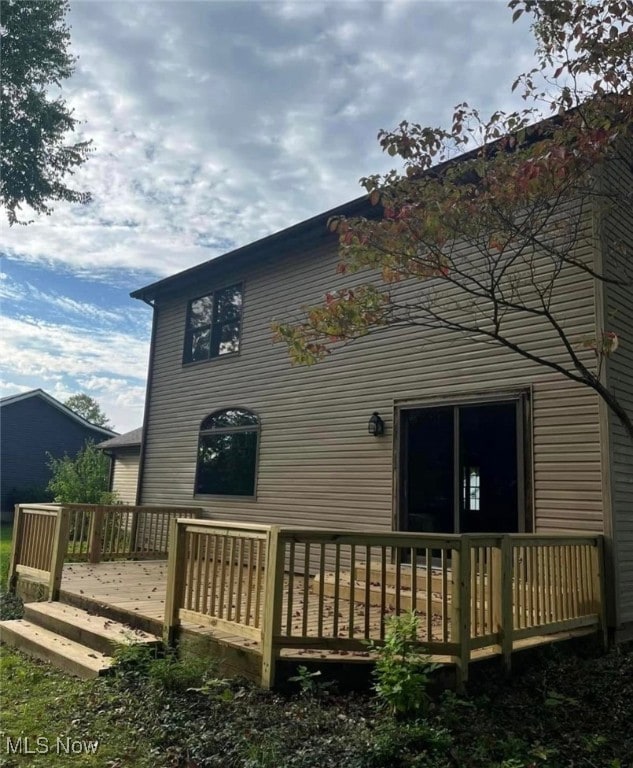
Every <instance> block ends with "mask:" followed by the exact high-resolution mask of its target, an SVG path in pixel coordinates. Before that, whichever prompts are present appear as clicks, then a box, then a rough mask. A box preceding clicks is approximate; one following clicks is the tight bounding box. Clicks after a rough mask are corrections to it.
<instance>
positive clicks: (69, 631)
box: [24, 602, 160, 655]
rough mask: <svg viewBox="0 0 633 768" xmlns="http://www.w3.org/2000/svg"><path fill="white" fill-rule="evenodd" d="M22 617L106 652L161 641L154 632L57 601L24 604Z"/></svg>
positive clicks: (154, 644) (96, 649)
mask: <svg viewBox="0 0 633 768" xmlns="http://www.w3.org/2000/svg"><path fill="white" fill-rule="evenodd" d="M24 618H25V619H26V620H27V621H30V622H32V623H33V624H38V625H39V626H40V627H43V628H44V629H48V630H50V631H51V632H54V633H56V634H58V635H62V636H63V637H66V638H68V639H69V640H74V641H75V642H76V643H79V644H81V645H85V646H88V647H89V648H92V649H93V650H95V651H99V652H100V653H103V654H105V655H110V654H112V653H114V651H115V650H116V648H117V646H119V645H136V644H143V645H151V646H156V645H158V644H159V643H160V640H159V638H158V637H156V635H151V634H149V633H148V632H143V631H141V630H139V629H132V628H131V627H130V626H128V625H126V624H122V623H120V622H118V621H113V620H112V619H109V618H107V617H105V616H100V615H95V614H91V613H88V612H87V611H84V610H82V609H81V608H76V607H75V606H72V605H66V604H65V603H60V602H51V603H44V602H42V603H27V604H26V605H25V606H24Z"/></svg>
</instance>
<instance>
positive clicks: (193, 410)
mask: <svg viewBox="0 0 633 768" xmlns="http://www.w3.org/2000/svg"><path fill="white" fill-rule="evenodd" d="M587 226H588V227H589V228H590V224H588V225H587ZM587 243H590V239H589V238H587ZM581 255H582V254H581ZM585 256H586V258H591V257H592V252H591V246H590V245H589V244H588V245H587V246H586V253H585ZM336 263H337V256H336V249H335V244H334V243H333V242H332V241H331V240H330V241H328V242H323V244H322V245H321V246H320V247H318V248H313V249H310V250H307V251H304V252H301V251H300V250H296V251H294V252H292V253H286V254H284V253H281V252H280V253H279V254H278V256H277V258H276V259H274V260H268V261H267V263H265V264H264V263H262V264H259V265H255V266H253V267H251V268H250V269H249V270H248V271H246V272H238V271H233V272H231V271H229V270H228V269H226V268H224V270H223V272H222V276H221V277H217V278H214V277H213V276H210V277H209V282H208V284H204V282H200V283H199V284H198V285H197V286H196V288H195V289H194V290H193V292H192V293H191V294H190V295H184V294H183V295H180V296H175V297H173V298H170V299H159V300H157V302H156V310H155V311H156V313H157V318H156V321H157V326H156V348H155V358H154V371H153V374H154V375H153V379H152V382H151V399H150V402H149V403H148V409H149V410H148V428H147V435H146V456H145V470H144V481H143V489H142V501H143V503H146V504H190V503H192V501H194V500H195V503H197V504H201V505H203V506H204V507H205V508H206V510H207V511H208V514H209V516H212V517H215V518H229V519H234V520H252V521H257V522H265V523H294V524H306V525H320V526H328V527H335V528H350V527H351V528H357V529H370V528H371V529H383V530H389V529H391V528H392V526H393V519H394V501H393V498H394V447H395V436H394V409H395V407H396V405H397V404H398V403H401V402H403V401H407V402H416V403H425V402H429V401H431V400H432V399H434V398H439V399H442V398H445V399H448V400H450V399H451V398H458V397H460V396H463V395H468V394H475V393H481V392H490V393H491V397H493V394H492V393H494V392H497V391H506V390H513V391H516V390H517V389H525V390H528V391H529V392H530V394H531V400H532V403H531V410H532V424H533V434H532V435H531V438H532V441H533V456H534V462H533V467H532V470H533V473H532V480H533V487H532V488H531V492H532V493H531V495H533V498H534V510H533V512H534V521H535V525H536V528H537V529H538V530H548V531H549V530H589V531H600V530H602V503H601V466H600V443H599V432H598V429H597V421H598V403H597V397H596V396H595V395H594V394H593V393H592V392H591V391H589V390H587V389H586V388H584V387H582V386H579V385H575V384H574V383H572V382H570V381H568V380H566V379H564V378H563V377H562V376H560V374H558V373H556V372H553V371H551V370H548V369H546V368H543V367H541V366H538V365H536V364H535V363H533V362H531V361H528V360H526V359H524V358H521V357H517V356H516V355H515V354H513V353H512V352H510V351H508V350H506V349H503V348H500V347H497V346H492V345H490V344H485V343H482V341H481V340H479V339H470V338H467V337H464V336H460V335H457V334H454V333H449V332H447V331H443V330H424V329H419V328H418V329H415V328H406V329H391V330H389V331H381V332H379V333H376V334H375V335H372V336H371V337H368V338H365V339H362V340H359V341H357V342H354V343H353V344H351V345H349V346H347V347H346V348H344V349H338V350H336V351H335V352H334V353H333V354H332V355H331V356H329V357H328V358H327V359H326V360H324V361H323V362H321V363H319V364H317V365H315V366H313V367H310V368H306V367H292V366H291V364H290V362H289V359H288V353H287V350H286V348H285V347H284V346H283V345H273V344H272V341H271V331H270V322H271V320H272V319H273V318H276V319H283V320H286V319H290V318H292V317H297V318H298V317H300V307H301V306H302V305H305V304H310V303H315V302H318V301H319V300H321V299H322V297H323V294H324V293H325V292H326V291H327V290H331V289H334V288H336V287H338V286H342V285H345V284H349V282H350V279H349V278H347V279H345V278H344V277H342V276H340V275H337V274H336V271H335V266H336ZM237 281H243V285H244V315H243V328H242V343H241V348H240V353H239V355H237V356H231V357H228V356H227V357H225V358H217V359H215V360H212V361H208V362H204V363H199V364H192V365H186V366H183V365H182V362H181V361H182V351H183V340H184V330H185V316H186V308H187V300H188V299H191V298H193V297H194V294H195V295H199V294H200V293H202V292H204V291H206V290H209V291H210V290H212V289H216V288H221V287H222V286H224V285H230V284H232V283H235V282H237ZM416 290H419V288H418V287H416ZM558 302H559V306H560V307H563V309H564V312H563V317H564V325H565V327H566V328H568V329H570V330H571V332H572V334H573V336H574V339H575V340H576V341H579V340H580V339H582V338H583V337H586V336H589V335H591V334H592V333H594V324H593V323H594V303H593V288H592V284H591V281H590V280H588V279H586V276H581V275H579V274H578V273H574V274H570V275H569V276H566V277H564V278H563V279H562V280H561V292H560V295H559V297H558ZM515 325H516V329H517V330H516V332H517V335H518V336H519V337H520V338H521V339H523V340H524V341H525V343H526V344H527V345H528V346H529V347H530V349H531V350H532V351H534V352H536V353H538V352H539V351H541V352H547V353H551V352H552V350H556V349H557V347H556V342H555V341H554V340H553V337H552V333H551V331H550V330H549V329H547V328H545V327H542V326H539V325H535V324H534V323H530V322H527V321H526V319H525V318H522V319H520V320H517V321H516V323H515ZM228 406H241V407H244V408H248V409H250V410H253V411H255V412H256V413H257V414H258V415H259V416H260V418H261V441H260V448H259V465H258V474H257V489H256V491H257V497H256V499H255V500H239V499H235V498H225V499H213V498H211V497H194V496H193V488H194V476H195V465H196V450H197V442H198V429H199V425H200V422H201V421H202V420H203V419H204V418H205V417H206V416H207V415H208V414H209V413H211V412H212V411H214V410H215V409H218V408H225V407H228ZM375 410H377V411H379V412H380V415H381V416H382V417H383V419H384V420H385V422H386V427H387V428H386V434H385V436H384V437H383V438H379V439H376V438H372V437H370V436H369V435H368V434H367V421H368V419H369V417H370V415H371V413H372V412H373V411H375Z"/></svg>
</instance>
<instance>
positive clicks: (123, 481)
mask: <svg viewBox="0 0 633 768" xmlns="http://www.w3.org/2000/svg"><path fill="white" fill-rule="evenodd" d="M142 433H143V429H142V427H139V428H138V429H133V430H131V431H130V432H125V433H124V434H122V435H117V436H116V437H111V438H110V439H109V440H104V441H103V442H102V443H99V444H98V445H97V448H100V449H101V450H102V451H103V452H104V453H105V454H107V455H108V456H109V457H110V489H109V490H110V491H112V492H113V493H115V494H116V498H117V501H119V502H123V503H124V504H136V492H137V487H138V466H139V459H140V456H141V437H142Z"/></svg>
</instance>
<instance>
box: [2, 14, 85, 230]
mask: <svg viewBox="0 0 633 768" xmlns="http://www.w3.org/2000/svg"><path fill="white" fill-rule="evenodd" d="M68 9H69V3H68V0H38V1H37V2H22V1H21V0H20V2H18V0H2V6H1V16H0V34H1V39H0V42H1V50H0V125H1V129H2V154H1V162H0V200H1V201H2V204H3V205H4V206H5V208H6V211H7V216H8V219H9V223H10V224H15V223H16V222H17V223H22V224H28V223H29V221H20V220H19V219H18V211H19V210H20V208H21V207H22V205H27V206H29V207H30V208H31V209H32V210H34V211H36V212H37V213H46V214H50V212H51V210H52V208H51V205H50V203H51V201H55V200H66V201H68V202H71V203H86V202H88V201H89V200H90V195H89V194H88V193H87V192H80V191H78V190H75V189H71V188H70V187H68V186H67V185H66V183H65V181H64V179H65V177H66V176H68V175H72V174H73V173H74V171H75V169H76V168H77V167H78V166H80V165H81V164H82V163H83V162H85V160H86V159H87V157H88V154H89V152H90V151H91V149H90V146H91V142H90V141H79V142H76V143H74V144H71V143H66V137H67V134H68V133H72V132H73V131H74V130H75V128H76V127H77V126H78V125H79V120H78V119H77V118H75V117H74V116H73V112H72V110H71V109H69V108H68V106H67V105H66V103H65V101H64V100H63V99H62V98H61V97H60V96H59V95H57V93H56V91H58V90H59V88H60V87H61V83H62V81H63V80H66V79H67V78H68V77H70V75H71V74H72V72H73V69H74V65H75V61H76V59H75V58H74V57H73V56H72V55H71V54H70V53H69V52H68V45H69V42H70V31H69V28H68V26H67V25H66V23H65V17H66V14H67V13H68Z"/></svg>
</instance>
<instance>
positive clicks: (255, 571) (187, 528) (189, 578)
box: [165, 520, 269, 641]
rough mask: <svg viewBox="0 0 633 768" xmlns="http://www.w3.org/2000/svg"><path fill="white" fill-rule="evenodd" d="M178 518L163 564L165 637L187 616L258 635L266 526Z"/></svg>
mask: <svg viewBox="0 0 633 768" xmlns="http://www.w3.org/2000/svg"><path fill="white" fill-rule="evenodd" d="M178 522H179V524H177V523H176V521H174V522H173V523H172V526H173V527H172V538H171V543H172V545H171V547H170V554H169V564H168V567H167V580H168V581H167V583H168V587H167V601H166V603H167V604H166V608H165V615H166V617H167V618H166V621H165V626H166V630H167V639H168V640H171V639H172V637H171V635H170V633H171V631H172V630H173V628H174V627H175V626H177V625H178V624H179V623H180V622H181V621H189V622H193V623H196V624H202V625H207V626H212V627H216V628H218V629H222V630H225V631H229V632H230V633H231V634H232V635H234V636H238V637H246V638H250V639H253V640H257V641H261V640H262V624H263V610H264V604H265V587H266V584H265V574H266V568H265V564H266V557H267V548H268V542H269V527H268V526H262V525H240V524H238V523H235V524H233V523H220V524H219V525H216V524H214V523H209V522H207V521H197V522H196V523H192V522H189V523H186V522H185V523H183V521H182V520H181V521H178Z"/></svg>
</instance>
